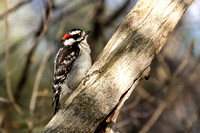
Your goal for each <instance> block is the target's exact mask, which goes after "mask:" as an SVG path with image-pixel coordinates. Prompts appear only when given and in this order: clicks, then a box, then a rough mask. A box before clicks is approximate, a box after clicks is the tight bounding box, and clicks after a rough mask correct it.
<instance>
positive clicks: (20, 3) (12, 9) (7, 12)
mask: <svg viewBox="0 0 200 133" xmlns="http://www.w3.org/2000/svg"><path fill="white" fill-rule="evenodd" d="M30 1H31V0H24V1H19V2H18V3H17V4H16V5H14V6H13V7H12V8H10V9H6V10H7V11H5V12H3V13H1V14H0V19H1V18H3V17H4V16H6V15H8V14H9V13H11V12H13V11H15V10H16V9H18V8H19V7H20V6H22V5H24V4H26V3H28V2H30Z"/></svg>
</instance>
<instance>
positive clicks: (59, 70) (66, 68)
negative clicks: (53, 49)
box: [52, 44, 80, 114]
mask: <svg viewBox="0 0 200 133" xmlns="http://www.w3.org/2000/svg"><path fill="white" fill-rule="evenodd" d="M79 51H80V50H79V48H78V45H76V44H73V45H72V46H63V47H62V48H61V49H60V50H59V52H58V54H57V56H56V59H55V66H54V76H53V93H54V98H53V102H52V106H53V105H54V103H55V102H56V106H55V112H54V114H55V113H56V112H57V111H58V109H59V100H60V93H61V89H62V88H61V86H62V84H63V83H64V81H65V79H66V78H67V75H68V73H69V72H70V71H71V68H72V66H73V63H74V62H75V60H76V59H77V57H78V55H79Z"/></svg>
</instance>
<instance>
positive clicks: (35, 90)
mask: <svg viewBox="0 0 200 133" xmlns="http://www.w3.org/2000/svg"><path fill="white" fill-rule="evenodd" d="M51 53H52V47H50V48H49V49H48V51H47V53H46V55H45V57H44V58H43V60H42V62H41V64H40V66H39V68H38V71H37V74H36V78H35V83H34V86H33V93H32V97H31V100H30V106H29V115H30V125H29V126H30V127H29V128H30V129H32V128H33V120H32V118H33V116H34V111H35V105H36V100H37V96H38V90H39V86H40V81H41V78H42V74H43V71H44V68H45V65H46V63H47V61H48V59H49V57H50V56H51Z"/></svg>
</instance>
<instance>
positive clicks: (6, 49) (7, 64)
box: [5, 2, 23, 116]
mask: <svg viewBox="0 0 200 133" xmlns="http://www.w3.org/2000/svg"><path fill="white" fill-rule="evenodd" d="M5 11H6V13H5V27H6V37H5V38H6V39H5V40H6V44H5V45H6V46H5V51H6V52H5V61H6V63H5V68H6V88H7V89H6V90H7V94H8V97H9V100H10V102H11V103H12V105H13V107H14V108H15V110H16V111H17V113H18V114H19V115H20V116H23V112H22V110H21V108H20V107H19V106H18V105H17V104H16V102H15V98H14V95H13V92H12V87H11V79H10V76H11V75H10V74H9V70H10V66H9V58H10V57H9V54H10V53H9V40H8V35H9V32H8V31H9V30H8V28H9V27H8V17H7V13H8V12H7V2H5Z"/></svg>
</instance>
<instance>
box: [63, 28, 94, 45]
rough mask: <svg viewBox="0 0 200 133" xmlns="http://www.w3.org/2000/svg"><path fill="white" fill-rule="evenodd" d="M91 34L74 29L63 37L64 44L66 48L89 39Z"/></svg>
mask: <svg viewBox="0 0 200 133" xmlns="http://www.w3.org/2000/svg"><path fill="white" fill-rule="evenodd" d="M89 33H91V31H86V32H85V31H83V30H81V29H72V30H70V31H69V32H67V33H66V34H65V35H64V36H63V37H62V40H61V41H62V44H63V45H64V46H70V45H73V44H74V43H76V42H81V41H84V40H86V39H87V36H88V34H89Z"/></svg>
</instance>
